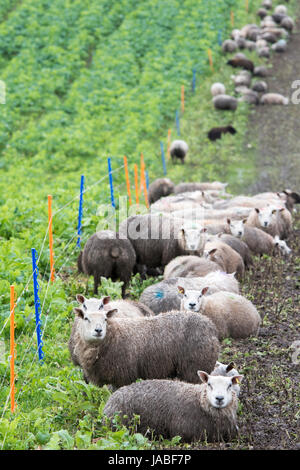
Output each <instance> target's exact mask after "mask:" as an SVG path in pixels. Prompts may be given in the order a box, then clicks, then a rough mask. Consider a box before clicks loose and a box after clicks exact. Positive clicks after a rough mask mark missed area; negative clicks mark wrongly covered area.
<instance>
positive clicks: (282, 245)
mask: <svg viewBox="0 0 300 470" xmlns="http://www.w3.org/2000/svg"><path fill="white" fill-rule="evenodd" d="M274 246H275V248H278V251H279V253H280V254H281V255H282V256H284V257H286V258H287V257H289V256H290V255H291V253H292V250H291V248H290V247H289V246H288V245H287V244H286V242H285V241H284V240H280V238H279V236H278V235H275V237H274Z"/></svg>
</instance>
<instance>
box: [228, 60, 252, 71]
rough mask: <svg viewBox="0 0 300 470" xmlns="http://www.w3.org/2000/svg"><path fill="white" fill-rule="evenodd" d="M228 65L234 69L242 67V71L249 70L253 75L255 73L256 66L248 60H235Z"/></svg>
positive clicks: (229, 61)
mask: <svg viewBox="0 0 300 470" xmlns="http://www.w3.org/2000/svg"><path fill="white" fill-rule="evenodd" d="M227 65H231V67H234V68H237V67H240V68H242V69H245V70H249V71H250V72H252V73H253V71H254V64H253V62H252V61H251V60H248V59H239V58H233V59H230V60H228V61H227Z"/></svg>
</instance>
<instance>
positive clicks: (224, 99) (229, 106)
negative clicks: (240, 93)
mask: <svg viewBox="0 0 300 470" xmlns="http://www.w3.org/2000/svg"><path fill="white" fill-rule="evenodd" d="M213 104H214V107H215V108H216V109H220V110H223V111H235V110H236V108H237V106H238V101H237V99H236V98H234V97H233V96H230V95H217V96H215V97H214V98H213Z"/></svg>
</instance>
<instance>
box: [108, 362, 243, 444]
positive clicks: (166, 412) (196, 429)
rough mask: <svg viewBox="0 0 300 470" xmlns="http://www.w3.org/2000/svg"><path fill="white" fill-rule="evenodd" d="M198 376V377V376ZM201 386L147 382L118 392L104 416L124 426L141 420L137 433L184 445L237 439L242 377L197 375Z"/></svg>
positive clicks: (158, 381)
mask: <svg viewBox="0 0 300 470" xmlns="http://www.w3.org/2000/svg"><path fill="white" fill-rule="evenodd" d="M197 374H198V375H197ZM195 375H197V377H198V376H199V377H200V379H201V381H202V382H203V383H202V384H201V385H199V384H197V385H194V384H188V383H185V382H179V381H177V380H176V381H172V380H145V381H143V382H139V383H135V384H131V385H129V386H128V387H122V388H120V389H119V390H117V391H116V392H115V393H114V394H113V395H111V396H110V398H109V399H108V401H107V403H106V405H105V407H104V410H103V414H104V416H106V417H107V418H109V419H110V421H111V423H112V419H113V417H114V416H115V415H116V414H117V415H118V416H119V417H120V419H121V420H122V422H123V423H124V424H127V425H128V424H129V423H130V422H131V421H132V418H133V417H134V416H135V415H138V416H139V417H140V419H139V424H138V431H139V432H141V433H143V434H145V433H147V431H148V430H149V431H150V432H151V431H153V432H154V434H155V435H156V436H160V435H162V436H163V437H164V438H172V437H174V436H181V438H182V440H183V441H185V442H191V441H199V440H201V439H203V440H204V439H205V440H208V441H216V440H228V439H231V438H233V437H235V436H236V434H237V431H238V428H237V418H236V414H237V407H238V398H237V395H236V392H235V391H234V390H233V385H235V384H236V383H237V381H241V380H242V378H243V376H240V375H238V376H234V377H222V376H210V375H208V374H207V373H205V372H203V371H199V370H198V371H197V373H196V374H195Z"/></svg>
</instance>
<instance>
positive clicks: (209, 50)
mask: <svg viewBox="0 0 300 470" xmlns="http://www.w3.org/2000/svg"><path fill="white" fill-rule="evenodd" d="M207 54H208V60H209V65H210V68H211V71H212V72H213V71H214V65H213V58H212V52H211V49H208V51H207Z"/></svg>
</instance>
